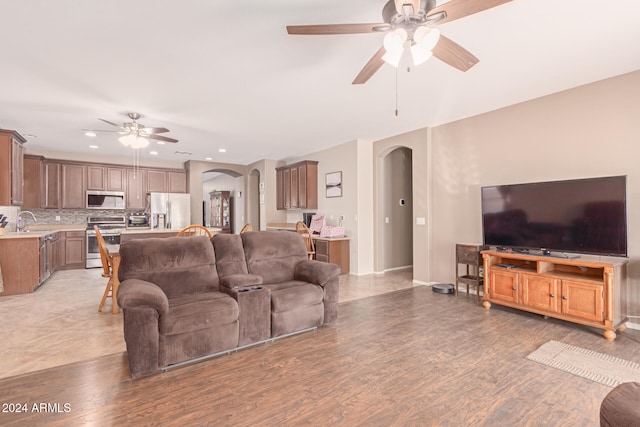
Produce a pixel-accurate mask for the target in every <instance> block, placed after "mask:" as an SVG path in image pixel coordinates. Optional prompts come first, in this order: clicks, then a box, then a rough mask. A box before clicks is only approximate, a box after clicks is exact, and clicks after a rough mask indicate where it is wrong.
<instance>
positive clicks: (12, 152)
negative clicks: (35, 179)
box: [0, 129, 26, 206]
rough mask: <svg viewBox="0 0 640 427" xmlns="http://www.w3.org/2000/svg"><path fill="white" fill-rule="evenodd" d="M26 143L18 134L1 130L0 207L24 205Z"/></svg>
mask: <svg viewBox="0 0 640 427" xmlns="http://www.w3.org/2000/svg"><path fill="white" fill-rule="evenodd" d="M25 142H26V139H24V138H23V137H22V135H20V134H19V133H18V132H15V131H12V130H3V129H0V178H1V179H0V206H9V205H18V206H20V205H22V203H23V200H22V199H23V195H24V189H23V182H24V171H23V170H24V169H23V168H24V163H23V161H24V147H23V144H24V143H25Z"/></svg>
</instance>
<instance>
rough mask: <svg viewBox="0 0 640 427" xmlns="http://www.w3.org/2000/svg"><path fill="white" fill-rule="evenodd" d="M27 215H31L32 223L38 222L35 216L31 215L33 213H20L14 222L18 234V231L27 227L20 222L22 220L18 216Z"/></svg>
mask: <svg viewBox="0 0 640 427" xmlns="http://www.w3.org/2000/svg"><path fill="white" fill-rule="evenodd" d="M27 213H28V214H29V215H31V218H33V220H34V221H38V220H37V219H36V216H35V215H34V214H33V212H31V211H22V212H20V213H19V214H18V219H17V220H16V228H17V229H18V230H17V231H18V232H20V231H22V230H24V227H25V226H26V225H27V224H23V222H22V218H21V217H20V215H22V214H27Z"/></svg>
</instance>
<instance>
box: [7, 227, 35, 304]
mask: <svg viewBox="0 0 640 427" xmlns="http://www.w3.org/2000/svg"><path fill="white" fill-rule="evenodd" d="M39 247H40V239H38V238H37V237H35V238H34V237H30V238H14V239H0V253H1V254H2V257H0V268H1V269H2V278H3V279H4V292H3V293H1V294H0V296H5V295H19V294H28V293H31V292H33V291H34V289H36V288H37V287H38V285H39V284H40V249H39Z"/></svg>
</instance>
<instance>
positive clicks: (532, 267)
mask: <svg viewBox="0 0 640 427" xmlns="http://www.w3.org/2000/svg"><path fill="white" fill-rule="evenodd" d="M482 258H483V264H484V271H485V290H484V298H483V303H482V305H483V306H484V307H485V308H486V309H489V308H490V307H491V303H495V304H500V305H504V306H508V307H513V308H517V309H520V310H525V311H529V312H532V313H538V314H541V315H544V316H549V317H555V318H557V319H562V320H566V321H569V322H574V323H580V324H583V325H587V326H591V327H595V328H600V329H604V333H603V335H604V337H605V338H606V339H608V340H610V341H613V340H614V339H615V338H616V329H617V330H618V331H619V332H622V331H624V330H625V329H626V324H625V322H626V321H627V320H628V319H627V318H626V317H624V315H625V312H626V264H627V260H626V259H620V260H613V261H611V260H610V259H607V261H601V259H602V257H594V256H582V257H581V258H577V259H567V258H554V257H550V256H536V255H528V254H520V253H512V252H501V251H492V250H489V251H483V252H482Z"/></svg>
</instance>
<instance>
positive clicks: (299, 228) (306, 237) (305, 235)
mask: <svg viewBox="0 0 640 427" xmlns="http://www.w3.org/2000/svg"><path fill="white" fill-rule="evenodd" d="M296 233H298V234H299V235H300V236H301V237H302V240H303V241H304V244H305V246H306V247H307V255H309V259H314V258H315V257H316V246H315V244H314V243H313V238H312V237H311V232H310V231H309V228H308V227H307V224H305V223H304V222H302V221H298V222H297V223H296Z"/></svg>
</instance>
